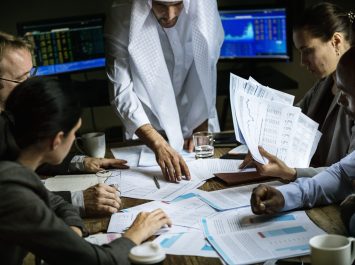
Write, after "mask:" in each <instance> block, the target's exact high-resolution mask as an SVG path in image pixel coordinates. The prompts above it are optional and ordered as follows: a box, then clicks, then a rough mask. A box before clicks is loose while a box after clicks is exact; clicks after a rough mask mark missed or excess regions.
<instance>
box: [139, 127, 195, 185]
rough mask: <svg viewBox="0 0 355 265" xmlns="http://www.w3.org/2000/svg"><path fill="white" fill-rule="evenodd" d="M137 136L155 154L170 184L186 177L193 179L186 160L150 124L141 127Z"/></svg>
mask: <svg viewBox="0 0 355 265" xmlns="http://www.w3.org/2000/svg"><path fill="white" fill-rule="evenodd" d="M136 135H137V136H138V137H139V138H140V139H141V140H142V141H143V142H144V143H145V144H146V145H147V146H148V147H149V148H150V149H152V150H153V152H154V153H155V158H156V160H157V162H158V165H159V166H160V168H161V171H162V173H163V176H164V177H165V179H166V180H168V181H170V182H178V181H180V180H181V179H182V177H183V176H185V178H186V179H188V180H189V179H191V176H190V171H189V168H188V166H187V165H186V163H185V161H184V159H183V158H182V157H181V155H179V154H178V152H176V151H175V150H174V149H173V148H172V147H171V146H170V145H169V144H168V143H167V141H165V139H164V138H163V137H162V136H161V135H160V134H159V133H158V132H157V131H156V130H155V129H154V128H153V127H152V125H150V124H145V125H142V126H141V127H139V128H138V129H137V131H136Z"/></svg>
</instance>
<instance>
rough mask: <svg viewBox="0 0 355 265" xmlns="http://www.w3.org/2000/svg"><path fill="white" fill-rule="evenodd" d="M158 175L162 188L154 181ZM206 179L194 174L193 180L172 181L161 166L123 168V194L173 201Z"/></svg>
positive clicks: (131, 196) (132, 196)
mask: <svg viewBox="0 0 355 265" xmlns="http://www.w3.org/2000/svg"><path fill="white" fill-rule="evenodd" d="M153 176H157V179H158V183H159V186H160V188H158V187H157V186H156V184H155V182H154V178H153ZM203 183H204V181H202V180H200V179H199V178H198V177H196V176H193V175H192V177H191V180H181V181H180V182H178V183H172V182H169V181H167V180H165V178H164V177H163V176H162V173H161V170H160V167H131V168H130V169H127V170H121V184H120V186H121V187H122V191H121V194H122V196H123V197H129V198H136V199H146V200H160V201H171V200H173V199H175V198H177V197H179V196H180V195H182V194H185V193H187V192H188V191H190V190H193V189H195V188H197V187H199V186H201V185H202V184H203Z"/></svg>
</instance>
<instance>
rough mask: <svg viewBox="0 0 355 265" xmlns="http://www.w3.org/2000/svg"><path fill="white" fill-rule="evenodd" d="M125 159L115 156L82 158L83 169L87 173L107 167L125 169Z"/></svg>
mask: <svg viewBox="0 0 355 265" xmlns="http://www.w3.org/2000/svg"><path fill="white" fill-rule="evenodd" d="M126 164H127V161H126V160H122V159H115V158H94V157H85V158H84V171H85V172H88V173H96V172H98V171H101V170H104V169H108V168H119V169H127V168H129V166H127V165H126Z"/></svg>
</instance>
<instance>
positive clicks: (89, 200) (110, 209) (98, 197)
mask: <svg viewBox="0 0 355 265" xmlns="http://www.w3.org/2000/svg"><path fill="white" fill-rule="evenodd" d="M83 194H84V205H85V213H86V215H87V216H94V215H111V214H113V213H116V212H118V211H119V209H120V207H121V206H122V202H121V199H120V197H119V196H118V194H117V189H116V188H114V187H111V186H109V185H107V184H104V183H99V184H96V185H95V186H92V187H90V188H88V189H86V190H84V191H83Z"/></svg>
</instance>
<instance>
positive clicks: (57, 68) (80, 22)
mask: <svg viewBox="0 0 355 265" xmlns="http://www.w3.org/2000/svg"><path fill="white" fill-rule="evenodd" d="M103 26H104V15H102V14H98V15H90V16H80V17H71V18H61V19H50V20H41V21H32V22H25V23H18V25H17V28H18V34H19V35H20V36H25V37H26V38H28V39H29V40H30V41H31V42H32V43H33V45H34V54H33V57H34V61H35V64H36V66H37V67H38V70H37V75H57V74H63V73H72V72H77V71H84V70H89V69H95V68H102V67H104V66H105V51H104V37H103Z"/></svg>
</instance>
